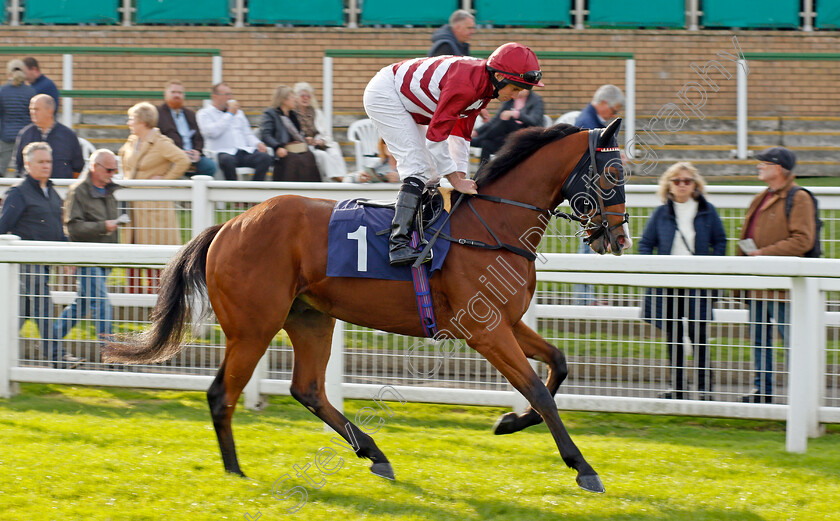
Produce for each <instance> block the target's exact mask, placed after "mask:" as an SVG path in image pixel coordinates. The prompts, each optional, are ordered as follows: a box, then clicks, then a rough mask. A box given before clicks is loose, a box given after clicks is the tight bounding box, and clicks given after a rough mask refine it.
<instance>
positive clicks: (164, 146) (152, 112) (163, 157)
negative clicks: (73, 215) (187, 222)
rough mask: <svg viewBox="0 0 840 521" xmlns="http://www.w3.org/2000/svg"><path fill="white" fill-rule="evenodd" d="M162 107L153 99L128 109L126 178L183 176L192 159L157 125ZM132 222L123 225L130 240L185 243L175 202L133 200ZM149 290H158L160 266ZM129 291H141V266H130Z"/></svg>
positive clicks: (124, 150) (123, 150)
mask: <svg viewBox="0 0 840 521" xmlns="http://www.w3.org/2000/svg"><path fill="white" fill-rule="evenodd" d="M157 122H158V111H157V108H156V107H155V106H154V105H152V104H151V103H146V102H143V103H138V104H136V105H134V106H133V107H131V108H130V109H128V128H129V130H131V135H130V136H129V137H128V141H126V142H125V144H124V145H123V146H122V147H121V148H120V151H119V156H120V157H121V158H122V166H123V171H124V172H125V178H126V179H179V178H180V177H181V176H183V175H184V172H186V171H187V169H188V168H189V167H190V165H191V164H192V162H191V161H190V158H189V156H187V154H186V152H184V151H183V150H181V149H180V148H178V146H177V145H176V144H175V143H174V142H173V141H172V140H171V139H170V138H168V137H167V136H164V135H163V134H161V133H160V130H159V129H158V128H157ZM131 209H132V211H131V224H130V225H129V226H127V227H125V228H123V242H125V243H128V244H181V230H180V225H179V224H178V216H177V214H176V213H175V203H173V202H166V201H135V202H133V203H131ZM149 272H150V275H149V285H148V287H147V288H145V291H141V292H146V293H153V292H155V291H156V290H157V281H158V279H159V272H160V270H149ZM128 278H129V291H130V292H135V291H140V283H141V281H140V280H139V270H137V269H135V268H132V269H129V277H128Z"/></svg>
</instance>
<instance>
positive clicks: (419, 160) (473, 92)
mask: <svg viewBox="0 0 840 521" xmlns="http://www.w3.org/2000/svg"><path fill="white" fill-rule="evenodd" d="M541 78H542V71H540V64H539V62H538V61H537V57H536V55H535V54H534V52H533V51H531V49H529V48H528V47H525V46H524V45H521V44H518V43H506V44H504V45H502V46H501V47H499V48H498V49H496V50H495V51H494V52H493V54H491V55H490V57H489V58H488V59H486V60H480V59H478V58H471V57H468V56H436V57H432V58H415V59H413V60H406V61H402V62H399V63H394V64H392V65H388V66H387V67H385V68H384V69H382V70H380V71H379V72H378V73H377V74H376V76H374V77H373V79H372V80H370V82H369V83H368V85H367V87H366V88H365V95H364V104H365V111H366V112H367V114H368V117H370V119H371V120H372V121H373V123H374V125H375V126H376V128H377V130H378V131H379V135H380V136H382V139H383V140H384V141H385V144H386V145H388V149H389V150H390V151H391V153H392V154H393V155H394V157H395V158H396V160H397V171H398V172H399V174H400V179H401V180H402V182H403V185H402V188H401V189H400V192H399V195H398V196H397V207H396V213H395V214H394V220H393V222H392V223H391V240H390V246H389V258H390V262H391V265H392V266H400V265H404V264H411V263H412V262H414V260H415V259H416V258H417V257H418V256H419V252H416V251H414V250H413V249H412V248H411V247H410V246H409V242H410V237H409V234H410V233H411V226H412V224H413V221H414V215H415V213H416V212H417V207H418V206H419V205H420V195H421V194H422V192H423V188H424V187H425V186H426V183H428V182H429V181H433V180H436V179H437V178H438V177H439V176H440V175H445V176H446V178H447V179H448V180H449V182H450V183H451V184H452V186H453V188H455V189H456V190H458V191H459V192H463V193H465V194H474V193H476V185H475V182H474V181H473V180H471V179H468V178H467V172H468V167H469V150H470V144H469V141H470V134H471V133H472V129H473V126H474V125H475V119H476V116H478V113H479V112H480V111H481V110H482V109H483V108H485V107H486V106H487V105H488V104H489V103H490V100H492V99H495V98H498V99H499V101H507V100H509V99H511V98H513V97H515V96H516V94H517V93H518V92H519V91H521V90H522V89H531V88H532V87H543V86H544V85H543V83H542V82H541V81H540V79H541Z"/></svg>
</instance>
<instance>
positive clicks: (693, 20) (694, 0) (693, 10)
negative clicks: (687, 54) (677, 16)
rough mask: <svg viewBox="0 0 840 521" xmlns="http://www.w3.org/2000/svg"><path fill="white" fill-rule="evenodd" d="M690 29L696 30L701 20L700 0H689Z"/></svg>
mask: <svg viewBox="0 0 840 521" xmlns="http://www.w3.org/2000/svg"><path fill="white" fill-rule="evenodd" d="M687 3H688V13H687V14H688V16H687V18H688V30H689V31H696V30H697V29H698V28H699V22H700V7H699V1H698V0H688V2H687Z"/></svg>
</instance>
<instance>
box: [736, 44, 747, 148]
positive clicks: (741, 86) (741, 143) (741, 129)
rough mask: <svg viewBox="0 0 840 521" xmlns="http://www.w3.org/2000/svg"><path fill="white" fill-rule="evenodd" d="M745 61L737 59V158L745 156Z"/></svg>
mask: <svg viewBox="0 0 840 521" xmlns="http://www.w3.org/2000/svg"><path fill="white" fill-rule="evenodd" d="M746 71H747V61H746V60H738V80H737V81H738V86H737V88H738V95H737V100H738V101H737V104H738V106H737V114H738V150H737V153H738V159H746V158H747V133H748V129H747V72H746Z"/></svg>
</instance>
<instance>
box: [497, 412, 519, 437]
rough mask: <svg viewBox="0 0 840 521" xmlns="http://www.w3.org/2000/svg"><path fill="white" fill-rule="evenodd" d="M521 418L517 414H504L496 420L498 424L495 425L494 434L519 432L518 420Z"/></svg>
mask: <svg viewBox="0 0 840 521" xmlns="http://www.w3.org/2000/svg"><path fill="white" fill-rule="evenodd" d="M517 418H519V415H517V414H516V413H515V412H509V413H507V414H503V415H501V416H500V417H499V419H498V420H496V424H495V425H493V434H496V435H498V434H511V433H513V432H517V431H519V429H517V428H516V419H517Z"/></svg>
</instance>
